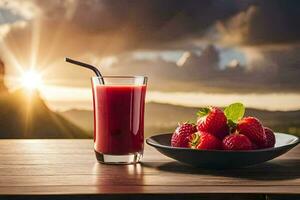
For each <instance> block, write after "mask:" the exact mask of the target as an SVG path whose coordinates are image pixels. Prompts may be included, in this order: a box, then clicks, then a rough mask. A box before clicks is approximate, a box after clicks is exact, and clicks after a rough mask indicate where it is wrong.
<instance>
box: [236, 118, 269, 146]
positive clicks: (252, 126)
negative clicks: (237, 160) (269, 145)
mask: <svg viewBox="0 0 300 200" xmlns="http://www.w3.org/2000/svg"><path fill="white" fill-rule="evenodd" d="M237 132H238V133H240V134H243V135H245V136H247V137H248V138H249V139H250V140H251V142H252V143H255V144H256V145H257V146H258V148H261V147H264V145H265V143H266V139H267V138H266V134H265V131H264V128H263V126H262V124H261V123H260V121H259V120H258V119H256V118H255V117H245V118H243V119H241V120H240V121H239V122H238V124H237Z"/></svg>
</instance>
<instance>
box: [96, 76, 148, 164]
mask: <svg viewBox="0 0 300 200" xmlns="http://www.w3.org/2000/svg"><path fill="white" fill-rule="evenodd" d="M146 86H147V77H144V76H104V77H103V78H100V77H92V87H93V105H94V149H95V153H96V158H97V160H98V161H99V162H101V163H109V164H130V163H137V162H139V161H140V159H141V158H142V155H143V150H144V109H145V95H146Z"/></svg>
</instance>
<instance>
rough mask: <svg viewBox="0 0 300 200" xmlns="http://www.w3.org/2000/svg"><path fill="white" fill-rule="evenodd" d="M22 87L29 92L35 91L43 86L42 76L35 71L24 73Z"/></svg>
mask: <svg viewBox="0 0 300 200" xmlns="http://www.w3.org/2000/svg"><path fill="white" fill-rule="evenodd" d="M22 85H23V87H25V88H26V89H28V90H35V89H38V88H40V87H41V86H42V77H41V75H40V74H39V73H38V72H36V71H33V70H30V71H27V72H24V74H23V76H22Z"/></svg>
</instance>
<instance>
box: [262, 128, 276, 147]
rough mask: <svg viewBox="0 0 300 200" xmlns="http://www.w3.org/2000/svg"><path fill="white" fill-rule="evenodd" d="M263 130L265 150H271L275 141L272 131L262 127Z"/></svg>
mask: <svg viewBox="0 0 300 200" xmlns="http://www.w3.org/2000/svg"><path fill="white" fill-rule="evenodd" d="M264 129H265V134H266V137H267V139H266V143H265V146H264V147H265V148H271V147H274V145H275V142H276V139H275V134H274V132H273V131H272V129H270V128H268V127H264Z"/></svg>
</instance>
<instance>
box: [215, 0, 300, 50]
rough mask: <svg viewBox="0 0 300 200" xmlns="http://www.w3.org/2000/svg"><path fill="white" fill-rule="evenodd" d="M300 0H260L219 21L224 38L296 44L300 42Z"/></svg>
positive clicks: (240, 42) (244, 42)
mask: <svg viewBox="0 0 300 200" xmlns="http://www.w3.org/2000/svg"><path fill="white" fill-rule="evenodd" d="M299 19H300V1H280V0H275V1H272V2H270V1H258V2H254V3H253V4H252V5H251V6H249V7H248V8H247V9H246V10H244V11H242V12H240V13H239V14H237V15H235V16H234V17H232V18H231V19H229V20H225V21H223V22H219V24H218V25H217V30H219V31H220V33H221V38H222V39H224V40H225V42H227V43H229V44H236V45H254V46H256V45H271V46H272V45H286V44H288V45H294V44H295V43H299V42H300V37H299V35H300V20H299Z"/></svg>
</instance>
